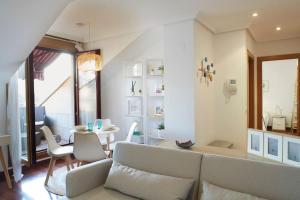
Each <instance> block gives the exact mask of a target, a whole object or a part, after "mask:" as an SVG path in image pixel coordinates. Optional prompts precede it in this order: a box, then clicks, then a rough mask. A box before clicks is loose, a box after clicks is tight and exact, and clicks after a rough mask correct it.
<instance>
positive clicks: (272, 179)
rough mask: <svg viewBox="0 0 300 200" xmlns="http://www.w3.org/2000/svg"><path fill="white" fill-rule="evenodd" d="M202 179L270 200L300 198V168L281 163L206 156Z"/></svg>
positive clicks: (203, 163) (203, 162)
mask: <svg viewBox="0 0 300 200" xmlns="http://www.w3.org/2000/svg"><path fill="white" fill-rule="evenodd" d="M201 180H202V181H207V182H209V183H211V184H214V185H218V186H220V187H223V188H228V189H231V190H234V191H239V192H243V193H247V194H251V195H254V196H258V197H262V198H266V199H272V200H299V199H300V190H299V185H300V168H296V167H291V166H285V165H281V164H275V163H274V164H273V163H265V162H258V161H252V160H244V159H238V158H228V157H222V156H214V155H204V156H203V160H202V166H201ZM200 190H201V187H200ZM199 196H200V195H199Z"/></svg>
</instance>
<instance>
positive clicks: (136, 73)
mask: <svg viewBox="0 0 300 200" xmlns="http://www.w3.org/2000/svg"><path fill="white" fill-rule="evenodd" d="M126 76H127V77H141V76H143V63H141V62H137V63H134V64H128V65H127V67H126Z"/></svg>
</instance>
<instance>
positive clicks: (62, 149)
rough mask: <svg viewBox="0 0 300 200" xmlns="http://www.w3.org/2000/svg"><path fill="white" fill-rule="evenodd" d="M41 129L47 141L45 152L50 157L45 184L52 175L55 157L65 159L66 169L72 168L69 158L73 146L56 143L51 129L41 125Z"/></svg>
mask: <svg viewBox="0 0 300 200" xmlns="http://www.w3.org/2000/svg"><path fill="white" fill-rule="evenodd" d="M41 130H42V131H43V133H44V135H45V138H46V140H47V143H48V149H47V152H48V155H49V156H50V158H51V159H50V164H49V169H48V173H47V176H46V180H45V185H47V184H48V180H49V177H50V176H52V175H53V170H54V167H55V162H56V160H57V159H64V160H65V162H66V165H67V169H68V171H70V170H71V169H73V168H74V166H73V163H72V159H71V154H73V146H60V145H59V144H57V142H56V140H55V138H54V136H53V133H52V131H51V130H50V129H49V128H48V127H47V126H43V127H42V128H41Z"/></svg>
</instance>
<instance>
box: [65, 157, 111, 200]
mask: <svg viewBox="0 0 300 200" xmlns="http://www.w3.org/2000/svg"><path fill="white" fill-rule="evenodd" d="M112 162H113V161H112V159H106V160H101V161H98V162H95V163H91V164H87V165H84V166H82V167H79V168H77V169H74V170H71V171H70V172H68V173H67V177H66V195H67V197H70V198H72V197H75V196H78V195H80V194H82V193H85V192H87V191H89V190H91V189H94V188H96V187H98V186H101V185H103V184H104V183H105V181H106V178H107V176H108V173H109V170H110V167H111V165H112Z"/></svg>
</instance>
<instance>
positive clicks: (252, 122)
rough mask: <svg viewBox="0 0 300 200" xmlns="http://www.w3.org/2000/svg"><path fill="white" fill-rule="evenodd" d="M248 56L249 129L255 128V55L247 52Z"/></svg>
mask: <svg viewBox="0 0 300 200" xmlns="http://www.w3.org/2000/svg"><path fill="white" fill-rule="evenodd" d="M247 55H248V128H255V91H254V89H255V78H254V76H255V66H254V61H255V57H254V55H253V54H252V53H251V52H250V51H249V50H247Z"/></svg>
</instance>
